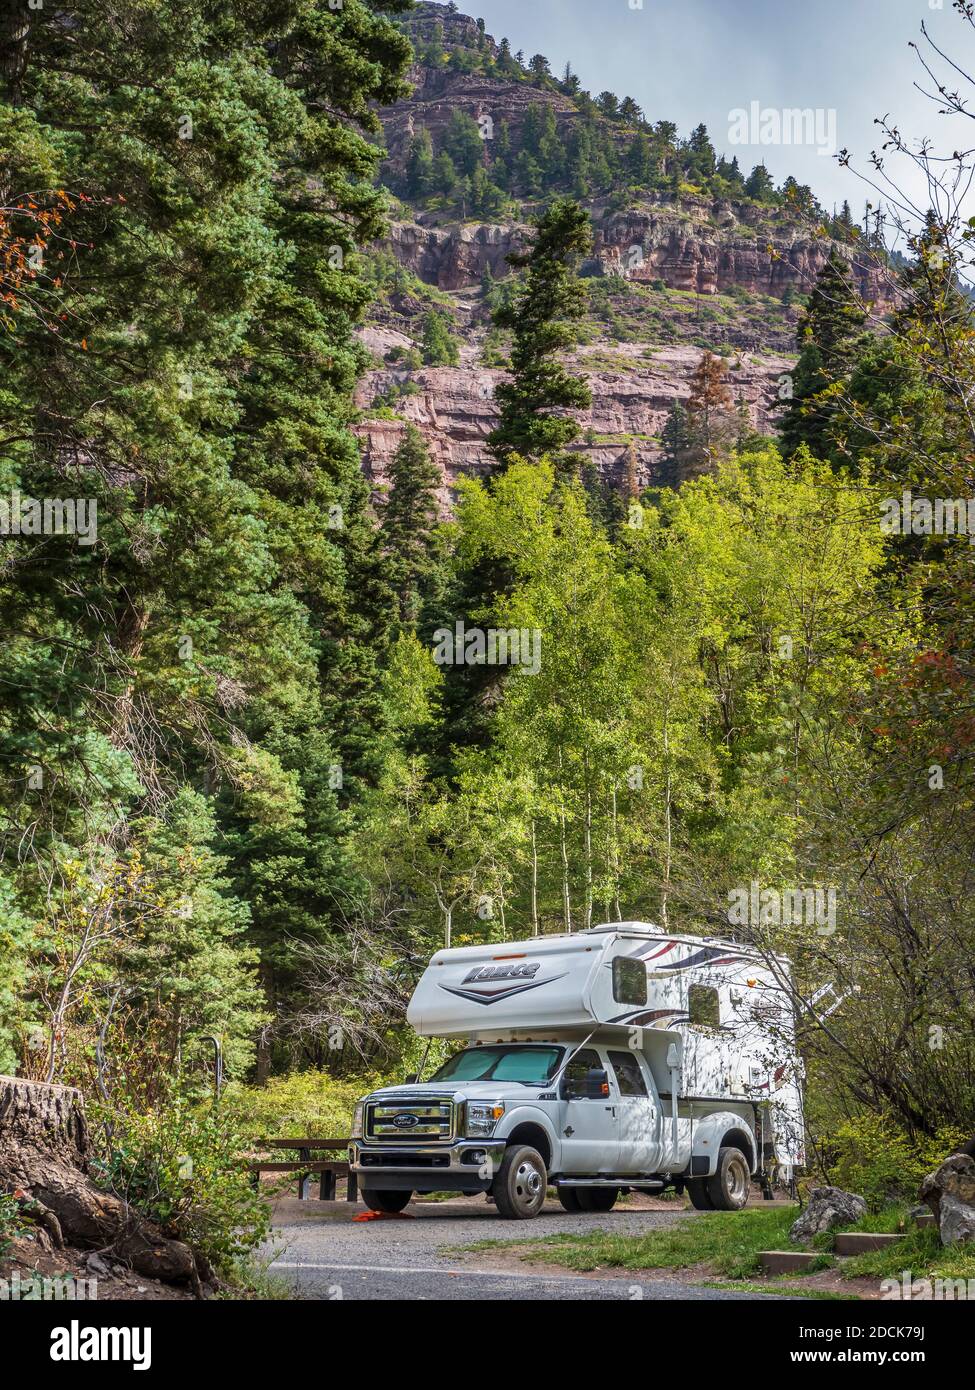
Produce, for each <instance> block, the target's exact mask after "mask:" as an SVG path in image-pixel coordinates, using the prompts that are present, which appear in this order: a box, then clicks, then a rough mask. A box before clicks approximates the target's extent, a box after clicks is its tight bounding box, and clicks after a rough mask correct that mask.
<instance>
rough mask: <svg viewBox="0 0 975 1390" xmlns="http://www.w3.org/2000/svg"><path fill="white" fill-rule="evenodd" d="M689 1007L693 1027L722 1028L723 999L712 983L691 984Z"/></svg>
mask: <svg viewBox="0 0 975 1390" xmlns="http://www.w3.org/2000/svg"><path fill="white" fill-rule="evenodd" d="M687 1009H688V1013H689V1014H690V1024H691V1027H692V1028H720V1027H721V1001H720V999H719V997H718V991H717V990H716V989H712V987H711V986H710V985H691V987H690V989H689V990H688V991H687Z"/></svg>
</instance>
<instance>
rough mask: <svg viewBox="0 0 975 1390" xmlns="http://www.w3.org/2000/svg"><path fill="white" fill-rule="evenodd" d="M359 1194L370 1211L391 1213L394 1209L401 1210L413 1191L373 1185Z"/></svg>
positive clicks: (407, 1202)
mask: <svg viewBox="0 0 975 1390" xmlns="http://www.w3.org/2000/svg"><path fill="white" fill-rule="evenodd" d="M359 1196H360V1197H361V1198H362V1200H363V1201H364V1202H365V1204H366V1206H367V1207H368V1208H369V1210H370V1211H385V1212H388V1213H390V1214H392V1213H393V1212H395V1211H402V1210H403V1208H404V1207H405V1206H407V1205H408V1204H409V1201H410V1198H411V1197H412V1196H413V1193H412V1191H411V1190H404V1189H402V1188H398V1187H395V1188H394V1187H379V1188H377V1187H373V1188H366V1190H365V1191H364V1192H360V1193H359Z"/></svg>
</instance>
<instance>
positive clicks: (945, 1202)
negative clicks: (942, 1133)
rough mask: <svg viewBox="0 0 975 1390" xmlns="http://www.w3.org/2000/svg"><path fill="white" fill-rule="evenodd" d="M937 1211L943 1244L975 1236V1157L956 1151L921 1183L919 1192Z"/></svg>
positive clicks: (933, 1209) (923, 1200) (951, 1243)
mask: <svg viewBox="0 0 975 1390" xmlns="http://www.w3.org/2000/svg"><path fill="white" fill-rule="evenodd" d="M919 1196H920V1198H921V1201H922V1202H926V1203H927V1204H928V1206H929V1207H930V1208H931V1210H932V1211H933V1212H934V1217H935V1220H936V1221H937V1223H938V1229H939V1231H940V1232H941V1243H942V1245H954V1244H956V1243H957V1242H959V1241H963V1240H975V1159H973V1158H972V1157H971V1156H970V1155H969V1154H967V1153H957V1154H952V1155H951V1157H950V1158H946V1159H945V1161H944V1163H942V1165H941V1167H940V1168H936V1169H935V1171H934V1172H933V1173H929V1174H928V1176H927V1177H926V1178H925V1179H924V1181H923V1182H922V1183H921V1190H920V1193H919Z"/></svg>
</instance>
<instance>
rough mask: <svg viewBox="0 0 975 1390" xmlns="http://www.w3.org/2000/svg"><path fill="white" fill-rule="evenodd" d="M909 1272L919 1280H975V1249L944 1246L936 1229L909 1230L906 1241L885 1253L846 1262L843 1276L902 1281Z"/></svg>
mask: <svg viewBox="0 0 975 1390" xmlns="http://www.w3.org/2000/svg"><path fill="white" fill-rule="evenodd" d="M857 1229H859V1228H857ZM895 1229H896V1228H895ZM905 1269H908V1270H910V1272H911V1274H912V1276H913V1277H914V1278H915V1279H975V1250H973V1249H972V1247H971V1245H968V1246H967V1247H966V1246H964V1245H957V1246H943V1245H942V1244H941V1240H940V1237H939V1235H938V1228H937V1227H936V1226H922V1227H916V1228H913V1229H911V1228H909V1229H908V1230H907V1232H906V1233H905V1235H904V1239H903V1240H899V1241H897V1243H896V1244H895V1245H889V1246H887V1248H886V1249H885V1250H868V1251H867V1252H866V1253H865V1254H863V1255H852V1256H851V1257H850V1258H849V1259H848V1260H844V1261H843V1264H842V1266H841V1269H840V1273H841V1275H842V1277H843V1278H844V1279H899V1278H900V1276H901V1273H902V1272H903V1271H904V1270H905Z"/></svg>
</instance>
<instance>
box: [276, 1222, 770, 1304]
mask: <svg viewBox="0 0 975 1390" xmlns="http://www.w3.org/2000/svg"><path fill="white" fill-rule="evenodd" d="M363 1211H364V1208H363V1207H362V1206H360V1205H358V1204H352V1203H346V1202H318V1201H307V1202H299V1201H298V1200H297V1199H295V1198H282V1199H280V1200H279V1201H278V1202H277V1203H276V1204H275V1210H274V1228H275V1229H274V1240H273V1246H272V1250H273V1256H274V1258H273V1261H272V1263H271V1264H270V1266H269V1273H271V1274H272V1275H274V1276H275V1277H276V1278H277V1279H279V1280H282V1281H283V1282H285V1283H286V1284H287V1285H288V1286H289V1287H290V1288H291V1289H292V1290H293V1294H294V1296H295V1297H296V1298H304V1299H371V1300H377V1301H398V1300H410V1301H416V1300H420V1301H423V1300H430V1301H433V1300H438V1301H439V1300H446V1301H460V1300H464V1299H466V1300H469V1299H472V1298H473V1299H478V1300H481V1299H486V1300H499V1301H500V1300H504V1301H512V1300H527V1299H542V1300H562V1299H566V1300H576V1299H580V1300H607V1301H610V1300H615V1301H617V1302H618V1301H620V1300H624V1301H625V1300H632V1299H637V1298H640V1299H647V1300H661V1299H662V1300H674V1299H694V1300H709V1301H710V1300H727V1299H742V1298H745V1299H753V1298H756V1297H763V1296H762V1295H754V1294H742V1293H733V1292H727V1291H725V1290H723V1289H707V1288H694V1287H691V1286H689V1285H688V1284H686V1283H680V1282H678V1281H677V1280H675V1279H668V1278H662V1279H656V1278H654V1279H647V1278H639V1279H638V1278H637V1277H636V1276H634V1275H633V1273H632V1272H631V1271H621V1274H620V1275H619V1276H613V1275H609V1274H605V1273H600V1274H581V1275H574V1274H568V1273H562V1272H561V1271H555V1270H552V1269H551V1268H550V1267H549V1268H545V1269H541V1270H532V1269H512V1268H511V1265H510V1263H508V1262H503V1261H502V1259H501V1257H500V1256H496V1257H494V1259H493V1260H492V1253H491V1251H489V1250H488V1251H479V1252H476V1253H472V1252H458V1251H457V1250H456V1247H457V1246H462V1245H467V1244H470V1243H471V1242H473V1241H482V1240H523V1239H527V1238H529V1237H531V1238H532V1239H534V1238H535V1237H539V1236H547V1235H557V1234H562V1233H564V1232H585V1231H600V1230H605V1231H612V1232H613V1233H614V1234H620V1235H639V1234H641V1233H642V1232H645V1231H647V1230H648V1229H659V1228H660V1227H661V1226H669V1225H672V1224H674V1223H675V1222H677V1221H683V1220H693V1219H694V1218H693V1216H688V1214H687V1213H686V1212H684V1211H682V1210H680V1209H679V1208H678V1209H677V1210H675V1211H667V1210H661V1209H659V1208H657V1209H652V1208H650V1207H648V1206H641V1207H640V1208H635V1207H634V1208H632V1209H630V1210H627V1208H625V1207H621V1208H620V1209H619V1210H616V1211H612V1212H607V1213H606V1214H605V1215H584V1214H578V1215H572V1214H570V1213H568V1212H565V1211H563V1210H562V1207H561V1206H560V1205H559V1203H558V1202H555V1201H548V1202H546V1204H545V1207H544V1210H543V1211H542V1213H541V1215H540V1216H538V1217H536V1218H535V1220H534V1221H529V1222H522V1221H503V1220H501V1219H500V1218H499V1217H498V1216H497V1214H496V1213H495V1210H494V1208H493V1207H492V1206H489V1205H488V1204H487V1203H486V1202H485V1201H484V1199H483V1198H480V1197H474V1198H465V1197H461V1198H456V1199H451V1200H449V1201H446V1202H414V1203H412V1204H411V1205H410V1207H408V1209H407V1219H405V1220H404V1219H402V1218H400V1219H393V1220H389V1219H385V1220H381V1221H363V1222H357V1221H354V1220H353V1217H355V1216H357V1215H361V1214H362V1213H363ZM410 1217H412V1218H413V1219H412V1220H411V1219H409V1218H410ZM267 1253H268V1254H270V1253H271V1251H268V1252H267ZM769 1297H773V1296H772V1295H769Z"/></svg>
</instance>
